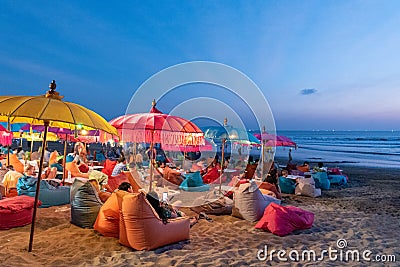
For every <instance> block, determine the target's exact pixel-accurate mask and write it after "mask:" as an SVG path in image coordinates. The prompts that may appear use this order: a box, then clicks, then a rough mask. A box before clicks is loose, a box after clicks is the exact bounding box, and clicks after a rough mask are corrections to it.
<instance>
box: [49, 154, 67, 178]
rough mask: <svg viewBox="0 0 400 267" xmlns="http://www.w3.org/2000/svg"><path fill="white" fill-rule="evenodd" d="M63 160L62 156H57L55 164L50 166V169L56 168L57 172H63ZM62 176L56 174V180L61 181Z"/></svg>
mask: <svg viewBox="0 0 400 267" xmlns="http://www.w3.org/2000/svg"><path fill="white" fill-rule="evenodd" d="M63 159H64V156H58V157H57V158H56V162H55V163H53V164H51V165H50V167H51V168H56V170H57V172H63ZM62 176H63V175H62V174H57V175H56V178H57V179H60V180H62Z"/></svg>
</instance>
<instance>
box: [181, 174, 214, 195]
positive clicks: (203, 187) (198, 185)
mask: <svg viewBox="0 0 400 267" xmlns="http://www.w3.org/2000/svg"><path fill="white" fill-rule="evenodd" d="M183 176H184V177H185V180H184V181H183V182H182V183H181V185H180V186H179V188H180V189H182V190H185V191H191V192H203V191H208V190H210V185H208V184H204V183H203V179H202V178H201V175H200V172H199V171H197V172H190V173H186V174H184V175H183Z"/></svg>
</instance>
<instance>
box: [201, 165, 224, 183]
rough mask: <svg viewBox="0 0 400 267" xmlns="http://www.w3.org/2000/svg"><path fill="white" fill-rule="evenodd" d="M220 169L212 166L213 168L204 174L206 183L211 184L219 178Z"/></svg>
mask: <svg viewBox="0 0 400 267" xmlns="http://www.w3.org/2000/svg"><path fill="white" fill-rule="evenodd" d="M219 175H220V173H219V171H218V168H217V167H212V168H211V169H209V170H208V172H207V173H206V174H204V175H203V182H204V183H205V184H211V183H212V182H214V181H215V180H217V179H218V178H219Z"/></svg>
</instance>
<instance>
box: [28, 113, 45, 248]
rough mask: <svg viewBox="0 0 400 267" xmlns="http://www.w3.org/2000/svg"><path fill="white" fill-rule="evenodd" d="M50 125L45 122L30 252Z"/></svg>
mask: <svg viewBox="0 0 400 267" xmlns="http://www.w3.org/2000/svg"><path fill="white" fill-rule="evenodd" d="M48 127H49V121H45V122H44V136H43V143H42V153H41V154H42V155H41V157H40V163H39V174H38V179H37V184H36V194H35V205H34V206H33V216H32V224H31V234H30V237H29V249H28V252H32V244H33V234H34V231H35V220H36V211H37V205H38V201H39V191H40V180H41V176H42V170H43V159H44V150H45V148H46V139H47V129H48Z"/></svg>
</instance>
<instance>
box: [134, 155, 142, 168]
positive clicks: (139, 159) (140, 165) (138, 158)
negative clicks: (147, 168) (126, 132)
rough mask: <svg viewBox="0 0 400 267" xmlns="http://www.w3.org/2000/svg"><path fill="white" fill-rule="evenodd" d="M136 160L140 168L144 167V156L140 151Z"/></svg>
mask: <svg viewBox="0 0 400 267" xmlns="http://www.w3.org/2000/svg"><path fill="white" fill-rule="evenodd" d="M135 162H136V166H137V167H138V169H141V168H143V156H142V154H140V153H137V154H136V156H135Z"/></svg>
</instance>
